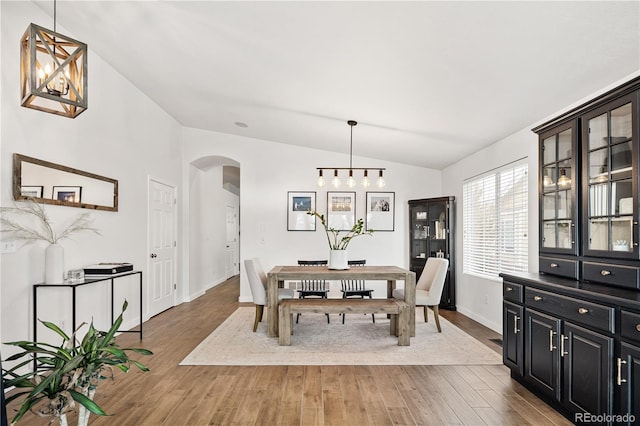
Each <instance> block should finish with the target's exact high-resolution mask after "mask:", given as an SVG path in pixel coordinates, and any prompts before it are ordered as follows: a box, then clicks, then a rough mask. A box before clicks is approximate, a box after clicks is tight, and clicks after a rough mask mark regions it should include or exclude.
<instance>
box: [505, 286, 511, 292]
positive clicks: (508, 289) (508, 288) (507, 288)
mask: <svg viewBox="0 0 640 426" xmlns="http://www.w3.org/2000/svg"><path fill="white" fill-rule="evenodd" d="M505 290H506V291H513V287H506V288H505Z"/></svg>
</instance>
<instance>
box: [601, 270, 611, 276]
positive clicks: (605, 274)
mask: <svg viewBox="0 0 640 426" xmlns="http://www.w3.org/2000/svg"><path fill="white" fill-rule="evenodd" d="M600 275H602V276H603V277H606V276H607V275H611V271H607V270H606V269H603V270H602V271H600Z"/></svg>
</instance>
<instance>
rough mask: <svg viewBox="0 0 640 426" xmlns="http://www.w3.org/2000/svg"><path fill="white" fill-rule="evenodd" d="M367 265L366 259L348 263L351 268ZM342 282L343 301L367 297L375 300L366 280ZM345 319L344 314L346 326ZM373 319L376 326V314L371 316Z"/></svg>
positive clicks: (343, 315)
mask: <svg viewBox="0 0 640 426" xmlns="http://www.w3.org/2000/svg"><path fill="white" fill-rule="evenodd" d="M366 264H367V261H366V260H364V259H363V260H349V261H347V265H349V267H351V266H355V267H359V266H364V265H366ZM341 281H342V285H341V291H342V298H343V299H347V298H350V297H359V298H360V299H364V298H365V297H368V298H369V299H372V298H373V290H372V289H368V288H366V287H365V284H364V280H341ZM344 317H345V314H342V323H343V324H344ZM371 318H372V319H373V322H374V324H375V322H376V316H375V315H374V314H371Z"/></svg>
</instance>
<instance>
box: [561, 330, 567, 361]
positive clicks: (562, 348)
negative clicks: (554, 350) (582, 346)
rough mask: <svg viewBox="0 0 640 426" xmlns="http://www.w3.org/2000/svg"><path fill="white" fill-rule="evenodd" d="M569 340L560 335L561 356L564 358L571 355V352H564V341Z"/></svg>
mask: <svg viewBox="0 0 640 426" xmlns="http://www.w3.org/2000/svg"><path fill="white" fill-rule="evenodd" d="M565 340H569V338H568V337H566V336H565V335H564V334H561V335H560V356H562V357H564V356H565V355H569V352H565V351H564V341H565Z"/></svg>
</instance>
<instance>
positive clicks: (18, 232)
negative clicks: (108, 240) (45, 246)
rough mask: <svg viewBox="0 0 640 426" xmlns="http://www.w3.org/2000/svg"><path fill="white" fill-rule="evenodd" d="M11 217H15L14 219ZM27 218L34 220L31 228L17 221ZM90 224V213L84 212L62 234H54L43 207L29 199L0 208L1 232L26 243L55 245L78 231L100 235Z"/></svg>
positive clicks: (91, 220)
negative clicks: (12, 205) (34, 223)
mask: <svg viewBox="0 0 640 426" xmlns="http://www.w3.org/2000/svg"><path fill="white" fill-rule="evenodd" d="M12 216H15V219H14V218H12ZM27 217H29V218H31V219H33V218H36V219H37V224H36V225H35V226H33V227H32V226H29V225H27V224H24V223H23V221H22V219H18V218H27ZM92 222H93V219H92V218H91V216H90V213H89V212H85V213H82V214H80V215H78V217H76V218H75V219H74V220H73V222H71V224H70V225H69V226H68V227H67V228H66V229H64V230H63V231H62V232H60V233H56V232H55V231H54V230H53V227H52V222H51V220H50V219H49V216H47V212H46V211H45V209H44V206H43V205H41V204H39V203H37V202H35V201H33V200H31V199H30V200H28V201H25V202H23V203H15V206H14V207H2V208H0V225H2V228H1V231H2V232H9V233H11V234H12V237H13V238H16V239H19V240H24V241H26V242H27V243H31V242H34V241H46V242H48V243H50V244H56V243H58V241H60V240H63V239H65V238H69V237H70V236H71V235H72V234H74V233H76V232H80V231H89V232H93V233H95V234H98V235H101V234H100V232H99V231H98V229H97V228H94V227H93V226H92Z"/></svg>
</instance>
